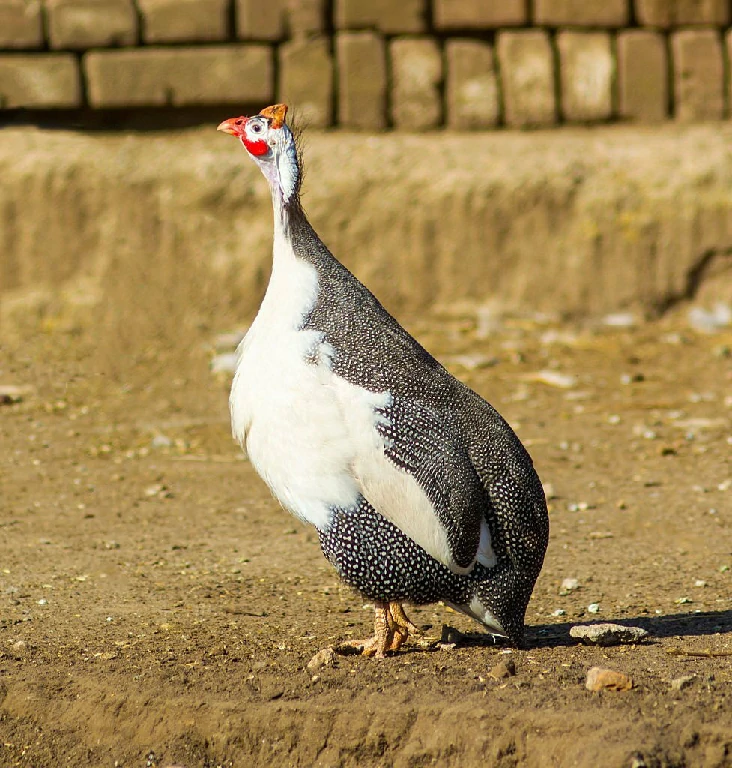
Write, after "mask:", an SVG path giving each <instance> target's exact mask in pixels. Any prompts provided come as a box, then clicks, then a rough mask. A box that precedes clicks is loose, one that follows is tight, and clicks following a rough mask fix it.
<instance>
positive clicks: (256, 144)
mask: <svg viewBox="0 0 732 768" xmlns="http://www.w3.org/2000/svg"><path fill="white" fill-rule="evenodd" d="M242 143H243V144H244V146H245V147H246V148H247V151H248V152H249V153H250V154H252V155H254V156H255V157H260V156H261V155H266V154H267V152H269V147H268V146H267V142H266V141H264V140H263V139H259V140H257V141H249V140H248V139H242Z"/></svg>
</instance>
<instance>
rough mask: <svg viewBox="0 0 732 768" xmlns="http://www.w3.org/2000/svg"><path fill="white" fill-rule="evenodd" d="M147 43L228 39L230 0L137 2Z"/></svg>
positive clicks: (138, 0) (152, 0)
mask: <svg viewBox="0 0 732 768" xmlns="http://www.w3.org/2000/svg"><path fill="white" fill-rule="evenodd" d="M137 5H138V7H139V9H140V14H141V16H142V39H143V40H144V41H145V42H146V43H180V42H189V41H194V40H226V38H227V37H228V35H229V0H137Z"/></svg>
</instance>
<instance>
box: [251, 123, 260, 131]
mask: <svg viewBox="0 0 732 768" xmlns="http://www.w3.org/2000/svg"><path fill="white" fill-rule="evenodd" d="M252 131H254V133H261V132H262V126H261V124H260V123H254V125H253V126H252Z"/></svg>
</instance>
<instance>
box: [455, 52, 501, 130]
mask: <svg viewBox="0 0 732 768" xmlns="http://www.w3.org/2000/svg"><path fill="white" fill-rule="evenodd" d="M445 63H446V73H445V81H446V88H445V93H446V103H447V125H448V126H449V127H450V128H457V129H480V128H490V127H492V126H495V125H497V123H498V119H499V116H500V106H499V98H498V77H497V74H496V66H495V61H494V56H493V46H492V45H490V44H489V43H487V42H484V41H483V40H466V39H453V40H448V41H447V42H446V44H445Z"/></svg>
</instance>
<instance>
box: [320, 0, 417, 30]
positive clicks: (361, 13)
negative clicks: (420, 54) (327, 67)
mask: <svg viewBox="0 0 732 768" xmlns="http://www.w3.org/2000/svg"><path fill="white" fill-rule="evenodd" d="M426 13H427V2H426V0H367V1H366V2H364V0H335V26H336V29H352V30H358V29H376V30H378V31H379V32H384V33H386V34H390V35H399V34H403V33H410V32H424V31H425V29H426V28H427V21H426Z"/></svg>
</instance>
